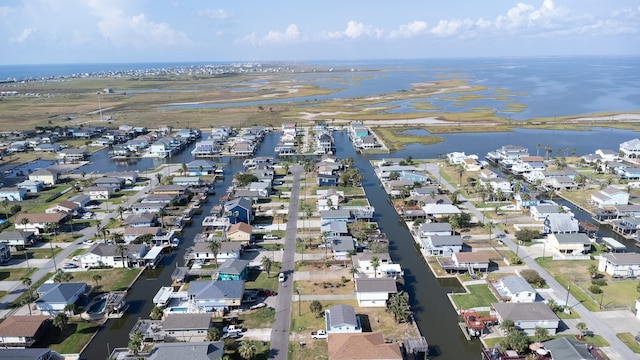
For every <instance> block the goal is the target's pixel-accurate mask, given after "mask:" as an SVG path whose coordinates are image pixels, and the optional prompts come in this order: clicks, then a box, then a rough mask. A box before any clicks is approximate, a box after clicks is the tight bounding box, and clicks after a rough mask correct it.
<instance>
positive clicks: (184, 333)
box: [162, 314, 211, 341]
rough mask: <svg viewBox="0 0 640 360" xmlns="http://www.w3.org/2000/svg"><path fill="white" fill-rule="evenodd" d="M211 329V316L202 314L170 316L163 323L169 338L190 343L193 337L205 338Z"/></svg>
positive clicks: (163, 328)
mask: <svg viewBox="0 0 640 360" xmlns="http://www.w3.org/2000/svg"><path fill="white" fill-rule="evenodd" d="M210 327H211V316H202V314H168V315H167V316H166V317H165V319H164V321H162V330H164V332H165V334H167V337H169V338H174V339H176V340H181V341H189V340H190V339H191V338H192V337H194V336H197V337H205V336H206V335H207V330H208V329H209V328H210Z"/></svg>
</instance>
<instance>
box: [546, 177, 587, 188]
mask: <svg viewBox="0 0 640 360" xmlns="http://www.w3.org/2000/svg"><path fill="white" fill-rule="evenodd" d="M541 185H542V187H543V188H545V189H554V190H572V189H574V188H576V187H577V186H578V184H576V182H575V181H574V180H573V179H572V178H570V177H568V176H553V177H545V178H544V179H543V180H542V183H541Z"/></svg>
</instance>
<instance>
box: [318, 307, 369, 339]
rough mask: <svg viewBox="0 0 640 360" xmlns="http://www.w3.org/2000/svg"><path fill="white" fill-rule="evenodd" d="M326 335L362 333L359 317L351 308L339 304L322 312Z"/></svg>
mask: <svg viewBox="0 0 640 360" xmlns="http://www.w3.org/2000/svg"><path fill="white" fill-rule="evenodd" d="M324 320H325V322H326V328H327V334H332V333H359V332H362V324H361V323H360V317H359V316H357V315H356V310H355V309H354V308H353V306H349V305H344V304H339V305H334V306H332V307H330V308H328V309H327V310H325V311H324Z"/></svg>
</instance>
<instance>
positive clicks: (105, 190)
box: [82, 186, 114, 200]
mask: <svg viewBox="0 0 640 360" xmlns="http://www.w3.org/2000/svg"><path fill="white" fill-rule="evenodd" d="M113 190H114V189H113V188H111V187H105V186H89V187H86V188H84V189H83V190H82V193H83V194H84V195H87V196H89V198H90V199H91V200H107V199H109V198H110V197H111V194H113Z"/></svg>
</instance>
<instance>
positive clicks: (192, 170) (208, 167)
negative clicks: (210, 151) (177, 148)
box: [187, 160, 216, 176]
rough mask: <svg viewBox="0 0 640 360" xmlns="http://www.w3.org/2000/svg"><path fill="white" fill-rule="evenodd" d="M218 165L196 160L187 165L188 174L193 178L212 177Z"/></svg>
mask: <svg viewBox="0 0 640 360" xmlns="http://www.w3.org/2000/svg"><path fill="white" fill-rule="evenodd" d="M215 171H216V165H215V164H214V163H213V162H211V161H208V160H194V161H192V162H190V163H188V164H187V174H189V175H191V176H202V175H212V174H213V173H214V172H215Z"/></svg>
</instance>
